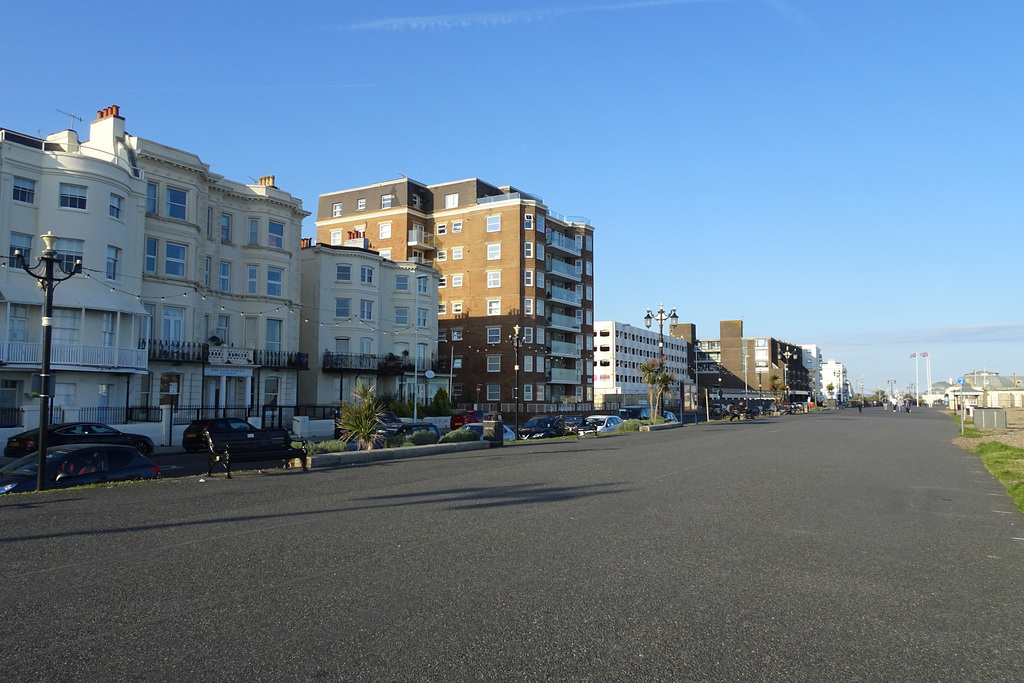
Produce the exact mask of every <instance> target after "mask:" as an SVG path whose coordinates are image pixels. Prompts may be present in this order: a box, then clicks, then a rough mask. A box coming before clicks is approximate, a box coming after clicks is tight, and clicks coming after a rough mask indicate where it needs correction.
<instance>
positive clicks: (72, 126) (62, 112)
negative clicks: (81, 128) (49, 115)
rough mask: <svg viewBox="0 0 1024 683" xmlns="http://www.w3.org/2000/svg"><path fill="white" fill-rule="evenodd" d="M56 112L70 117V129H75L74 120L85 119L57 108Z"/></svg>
mask: <svg viewBox="0 0 1024 683" xmlns="http://www.w3.org/2000/svg"><path fill="white" fill-rule="evenodd" d="M57 112H58V113H60V114H64V116H70V117H71V130H74V129H75V121H85V119H83V118H82V117H81V116H75V115H74V114H71V113H69V112H66V111H64V110H63V109H58V110H57Z"/></svg>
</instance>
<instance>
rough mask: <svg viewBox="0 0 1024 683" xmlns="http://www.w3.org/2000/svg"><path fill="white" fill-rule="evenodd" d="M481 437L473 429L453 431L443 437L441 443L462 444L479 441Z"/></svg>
mask: <svg viewBox="0 0 1024 683" xmlns="http://www.w3.org/2000/svg"><path fill="white" fill-rule="evenodd" d="M479 439H480V436H479V435H478V434H477V433H476V432H474V431H473V430H471V429H453V430H452V431H450V432H448V433H447V434H445V435H444V436H442V437H441V441H440V443H461V442H463V441H477V440H479Z"/></svg>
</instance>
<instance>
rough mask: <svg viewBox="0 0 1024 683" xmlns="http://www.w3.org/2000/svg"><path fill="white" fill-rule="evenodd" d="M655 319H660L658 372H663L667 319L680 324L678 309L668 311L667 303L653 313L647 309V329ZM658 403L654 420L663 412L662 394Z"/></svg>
mask: <svg viewBox="0 0 1024 683" xmlns="http://www.w3.org/2000/svg"><path fill="white" fill-rule="evenodd" d="M655 320H657V321H658V372H659V373H661V372H664V371H665V321H666V320H669V321H671V323H672V324H673V325H678V324H679V316H678V315H676V309H674V308H673V309H672V310H671V311H669V312H668V313H666V312H665V304H658V312H657V313H652V312H651V309H649V308H648V309H647V315H645V316H644V325H646V326H647V329H651V323H652V322H653V321H655ZM680 400H682V399H680ZM658 403H659V405H658V406H652V409H654V410H655V411H656V414H655V415H652V416H651V419H652V420H653V419H654V418H655V417H657V416H658V415H661V414H662V410H661V405H660V403H661V396H659V397H658ZM680 410H681V408H680Z"/></svg>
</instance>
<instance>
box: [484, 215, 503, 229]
mask: <svg viewBox="0 0 1024 683" xmlns="http://www.w3.org/2000/svg"><path fill="white" fill-rule="evenodd" d="M487 232H501V214H497V215H495V216H488V217H487Z"/></svg>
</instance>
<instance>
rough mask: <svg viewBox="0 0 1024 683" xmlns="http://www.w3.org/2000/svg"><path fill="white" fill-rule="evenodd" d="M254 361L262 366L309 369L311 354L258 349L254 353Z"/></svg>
mask: <svg viewBox="0 0 1024 683" xmlns="http://www.w3.org/2000/svg"><path fill="white" fill-rule="evenodd" d="M253 361H254V362H255V363H256V365H258V366H260V367H261V368H276V369H287V370H309V356H307V355H306V354H304V353H299V352H297V351H272V350H270V349H256V350H255V351H254V353H253Z"/></svg>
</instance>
